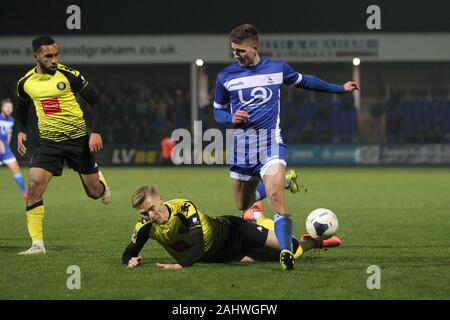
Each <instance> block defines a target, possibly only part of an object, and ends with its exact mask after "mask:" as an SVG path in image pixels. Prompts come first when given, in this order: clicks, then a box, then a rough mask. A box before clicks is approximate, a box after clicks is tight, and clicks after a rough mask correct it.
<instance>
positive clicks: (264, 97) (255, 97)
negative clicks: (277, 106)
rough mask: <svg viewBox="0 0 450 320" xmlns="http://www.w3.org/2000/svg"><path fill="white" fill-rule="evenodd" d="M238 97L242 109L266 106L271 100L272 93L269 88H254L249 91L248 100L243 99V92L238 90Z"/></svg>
mask: <svg viewBox="0 0 450 320" xmlns="http://www.w3.org/2000/svg"><path fill="white" fill-rule="evenodd" d="M238 95H239V101H240V102H241V104H242V106H243V107H258V106H261V105H263V104H266V103H267V102H268V101H269V100H270V99H271V98H272V95H273V92H272V90H270V88H265V87H256V88H253V89H252V91H250V97H249V99H248V100H246V99H245V98H244V92H243V90H239V91H238Z"/></svg>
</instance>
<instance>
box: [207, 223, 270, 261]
mask: <svg viewBox="0 0 450 320" xmlns="http://www.w3.org/2000/svg"><path fill="white" fill-rule="evenodd" d="M224 218H226V219H227V220H228V221H229V222H230V229H229V232H228V237H227V239H226V240H225V242H224V244H223V246H222V247H221V248H220V249H218V250H217V251H216V252H215V253H214V254H213V255H212V256H211V257H208V259H207V261H208V262H232V261H241V260H242V258H243V257H245V256H246V255H248V254H249V252H251V251H252V250H253V249H256V248H263V247H264V245H265V243H266V240H267V234H268V233H269V230H267V229H266V228H264V227H263V226H260V225H257V224H255V223H250V222H247V221H245V220H244V219H242V218H239V217H236V216H224Z"/></svg>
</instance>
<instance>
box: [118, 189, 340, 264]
mask: <svg viewBox="0 0 450 320" xmlns="http://www.w3.org/2000/svg"><path fill="white" fill-rule="evenodd" d="M132 207H133V208H135V209H137V210H139V213H140V214H141V215H142V218H141V220H140V221H139V222H138V223H137V224H136V226H135V228H134V233H133V236H132V238H131V242H130V244H129V245H128V246H127V247H126V249H125V252H124V253H123V255H122V262H123V263H124V264H126V265H127V266H128V267H130V268H133V267H137V266H139V265H140V264H141V263H142V257H141V256H140V255H139V252H140V251H141V250H142V248H143V247H144V245H145V243H146V242H147V240H148V239H149V238H150V239H154V240H156V241H157V242H158V243H159V244H160V245H162V246H163V247H164V249H166V251H167V252H168V253H169V254H170V255H171V256H172V257H173V258H174V259H175V260H176V262H175V263H156V265H157V267H159V268H162V269H181V268H184V267H189V266H192V265H193V264H195V263H196V262H206V263H225V262H254V261H277V260H278V257H279V254H280V251H281V250H280V245H279V243H278V240H277V237H276V236H275V233H274V231H273V229H274V222H273V220H272V219H269V218H266V217H265V216H264V215H262V214H261V216H260V217H259V218H258V219H257V220H256V223H251V222H248V221H246V220H244V219H243V218H240V217H236V216H231V215H230V216H214V217H213V216H208V215H205V214H203V213H202V212H201V211H200V210H198V209H197V207H196V206H195V204H194V203H193V202H192V201H189V200H186V199H173V200H168V201H164V199H163V197H162V196H161V195H160V194H159V193H158V192H157V191H156V189H155V187H153V186H143V187H141V188H139V189H138V190H137V191H136V192H135V193H134V195H133V197H132ZM291 241H292V247H293V249H294V253H295V258H296V259H298V258H299V257H301V255H302V254H303V253H304V252H306V251H308V250H311V249H316V248H328V247H337V246H339V245H340V244H341V240H340V239H339V238H338V237H336V236H333V237H331V238H329V239H327V240H316V239H313V238H311V237H310V236H309V235H307V234H305V235H303V236H302V237H300V240H298V239H296V238H294V237H292V240H291Z"/></svg>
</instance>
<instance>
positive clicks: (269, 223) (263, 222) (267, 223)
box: [256, 216, 275, 231]
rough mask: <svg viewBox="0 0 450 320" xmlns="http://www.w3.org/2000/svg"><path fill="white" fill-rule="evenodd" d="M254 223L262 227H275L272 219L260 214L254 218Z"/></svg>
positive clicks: (271, 228)
mask: <svg viewBox="0 0 450 320" xmlns="http://www.w3.org/2000/svg"><path fill="white" fill-rule="evenodd" d="M256 224H257V225H260V226H263V227H264V228H266V229H268V230H270V231H273V230H274V229H275V226H274V222H273V220H272V219H270V218H267V217H264V216H262V217H261V218H258V219H256Z"/></svg>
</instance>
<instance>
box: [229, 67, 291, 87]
mask: <svg viewBox="0 0 450 320" xmlns="http://www.w3.org/2000/svg"><path fill="white" fill-rule="evenodd" d="M282 83H283V73H282V72H277V73H267V74H258V75H256V76H248V77H242V78H236V79H232V80H229V81H227V82H225V83H224V86H225V88H226V89H227V90H228V91H230V92H231V91H236V90H243V89H248V88H255V87H262V86H268V85H278V84H282Z"/></svg>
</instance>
